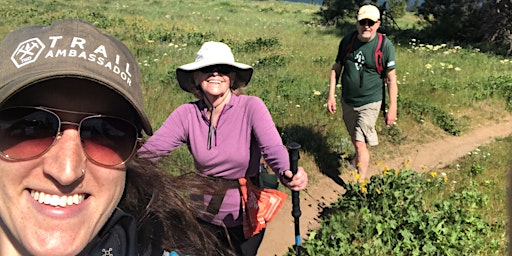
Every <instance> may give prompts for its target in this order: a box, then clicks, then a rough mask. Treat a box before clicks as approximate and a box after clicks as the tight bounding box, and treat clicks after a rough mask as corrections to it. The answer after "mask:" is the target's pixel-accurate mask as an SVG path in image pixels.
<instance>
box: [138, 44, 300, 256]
mask: <svg viewBox="0 0 512 256" xmlns="http://www.w3.org/2000/svg"><path fill="white" fill-rule="evenodd" d="M252 73H253V68H252V67H251V66H249V65H246V64H242V63H238V62H236V61H235V58H234V56H233V54H232V52H231V49H230V48H229V46H227V45H226V44H224V43H221V42H206V43H204V44H203V45H202V47H201V49H200V50H199V51H198V52H197V56H196V59H195V61H194V62H192V63H189V64H186V65H183V66H180V67H179V68H178V69H177V70H176V75H177V79H178V83H179V85H180V87H181V88H182V89H183V90H185V91H187V92H190V93H192V94H194V95H195V96H196V97H197V98H198V99H199V100H198V101H195V102H190V103H186V104H183V105H181V106H180V107H178V108H177V109H176V110H174V111H173V112H172V113H171V114H170V116H169V117H168V118H167V120H166V121H165V123H164V124H163V125H162V127H160V129H158V130H157V131H156V132H155V134H154V135H153V136H152V137H151V138H149V139H148V141H147V142H146V143H145V144H144V145H143V146H142V148H141V149H140V151H139V152H141V153H143V154H146V156H148V157H150V158H152V159H153V160H154V161H156V160H158V159H160V158H162V157H164V156H166V155H168V154H169V153H170V152H171V151H173V150H174V149H176V148H178V147H179V146H181V145H183V144H187V146H188V149H189V151H190V152H191V154H192V156H193V157H194V163H195V167H196V169H197V170H198V172H199V173H201V174H204V175H207V176H210V177H214V178H218V181H219V187H222V186H225V185H226V184H230V183H233V182H234V183H235V185H236V186H233V188H230V189H227V190H226V191H225V193H222V196H214V197H212V196H204V200H205V205H206V206H207V210H208V212H209V213H212V214H213V217H210V218H208V217H205V216H200V219H201V221H202V222H203V224H204V225H205V226H207V227H209V228H210V229H211V230H213V231H214V232H215V233H216V235H217V236H218V237H219V238H220V239H221V240H222V241H224V243H225V244H226V245H227V246H230V247H232V248H233V249H234V250H235V251H236V252H237V254H238V255H256V253H257V250H258V247H259V246H260V244H261V241H262V239H263V234H264V232H265V228H264V227H263V228H262V229H259V230H257V231H256V232H253V233H252V234H250V235H247V230H246V233H245V236H244V226H243V222H244V221H243V215H244V213H243V209H245V208H243V207H242V200H241V192H240V189H239V187H238V180H239V179H240V178H247V180H253V178H254V177H256V176H257V174H258V172H259V166H260V159H261V156H263V158H264V159H265V161H266V162H267V164H268V165H269V166H270V167H271V169H272V170H273V171H274V172H275V173H276V175H277V176H278V177H279V179H280V181H281V183H282V184H284V185H285V186H287V187H288V188H290V189H292V190H295V191H299V190H302V189H304V188H305V187H306V185H307V181H308V178H307V174H306V172H305V171H304V169H303V168H302V167H299V168H298V169H299V170H298V172H297V174H295V175H293V174H292V172H291V171H290V163H289V156H288V152H287V150H286V147H285V146H284V145H283V142H282V140H281V137H280V136H279V133H278V131H277V129H276V127H275V124H274V122H273V120H272V117H271V115H270V112H269V111H268V109H267V107H266V106H265V104H264V103H263V101H262V100H261V99H260V98H258V97H255V96H247V95H242V94H241V89H242V88H243V87H245V86H246V85H247V84H248V83H249V81H250V80H251V76H252ZM260 207H264V206H261V205H260ZM226 228H227V233H228V234H226V232H225V230H226ZM246 237H248V238H246Z"/></svg>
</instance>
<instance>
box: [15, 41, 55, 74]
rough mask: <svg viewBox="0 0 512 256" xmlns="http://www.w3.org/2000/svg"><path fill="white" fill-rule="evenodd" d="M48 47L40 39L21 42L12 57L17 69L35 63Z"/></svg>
mask: <svg viewBox="0 0 512 256" xmlns="http://www.w3.org/2000/svg"><path fill="white" fill-rule="evenodd" d="M45 47H46V46H45V45H44V44H43V42H41V40H39V38H32V39H29V40H27V41H24V42H21V43H20V44H19V45H18V48H16V50H15V51H14V53H13V54H12V56H11V60H12V62H13V63H14V65H16V67H17V68H20V67H23V66H25V65H27V64H30V63H32V62H35V61H36V60H37V58H38V57H39V55H41V53H42V52H43V50H44V48H45Z"/></svg>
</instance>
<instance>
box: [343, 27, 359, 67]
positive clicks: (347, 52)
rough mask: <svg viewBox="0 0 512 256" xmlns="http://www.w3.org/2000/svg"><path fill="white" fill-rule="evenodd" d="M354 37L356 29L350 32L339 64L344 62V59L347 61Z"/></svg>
mask: <svg viewBox="0 0 512 256" xmlns="http://www.w3.org/2000/svg"><path fill="white" fill-rule="evenodd" d="M356 37H357V31H354V32H353V33H352V35H351V36H350V41H349V43H348V45H347V47H346V48H345V54H343V59H342V61H341V64H345V61H347V59H348V56H349V55H350V52H351V51H352V46H353V45H354V42H355V40H356Z"/></svg>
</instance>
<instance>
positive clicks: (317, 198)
mask: <svg viewBox="0 0 512 256" xmlns="http://www.w3.org/2000/svg"><path fill="white" fill-rule="evenodd" d="M511 135H512V118H511V117H507V118H504V119H503V120H501V122H499V123H495V124H486V125H481V126H477V127H475V128H474V129H473V130H472V131H471V132H468V133H466V134H463V135H461V136H458V137H453V136H452V137H446V138H443V139H440V140H437V141H433V142H430V143H427V144H422V145H416V146H408V148H409V150H405V152H408V154H407V155H404V154H403V153H398V155H393V156H392V157H390V158H393V159H389V160H385V161H384V163H385V165H386V166H388V167H389V168H400V167H401V166H402V164H403V163H404V162H406V161H409V163H408V164H409V167H410V168H411V169H412V170H422V169H426V170H433V169H439V168H442V167H444V166H446V165H447V164H449V163H451V162H453V161H455V160H457V159H458V158H460V157H462V156H464V155H465V154H467V153H468V152H469V151H471V150H473V149H475V148H477V147H479V146H481V145H485V144H488V143H490V142H492V141H493V140H494V139H497V138H504V137H508V136H511ZM400 152H404V150H400ZM377 171H378V170H377V167H374V169H372V170H370V173H373V174H375V173H377ZM310 175H315V177H316V178H315V179H317V180H316V181H315V182H314V183H313V184H310V186H309V187H308V189H307V192H301V193H300V199H301V212H302V215H301V217H300V233H301V236H302V241H304V238H305V237H306V236H307V233H308V231H309V230H313V229H315V228H317V227H318V214H319V213H320V211H321V209H322V208H323V206H329V205H330V203H332V202H334V201H335V200H337V199H338V198H339V197H340V196H341V195H342V194H343V193H344V189H343V187H341V186H340V185H338V184H336V183H335V182H334V181H333V180H332V179H331V178H329V177H327V176H324V175H322V174H320V173H311V174H310ZM340 177H341V178H342V179H343V180H344V181H345V182H352V180H351V177H349V176H348V175H341V176H340ZM291 209H292V206H291V198H288V199H287V200H286V202H285V204H284V206H283V207H282V208H281V210H280V211H279V213H278V214H277V215H276V216H275V218H274V219H273V220H272V222H271V223H269V224H268V226H267V231H266V234H265V237H264V239H263V243H262V245H261V247H260V249H259V251H258V255H259V256H272V255H278V256H280V255H283V254H284V253H286V252H287V251H288V247H289V246H293V245H294V244H295V235H294V234H295V231H294V220H293V217H292V216H291Z"/></svg>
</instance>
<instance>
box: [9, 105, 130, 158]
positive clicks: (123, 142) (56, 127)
mask: <svg viewBox="0 0 512 256" xmlns="http://www.w3.org/2000/svg"><path fill="white" fill-rule="evenodd" d="M52 110H53V111H56V112H62V113H74V114H81V115H84V113H77V112H72V111H65V110H58V109H52V108H43V107H12V108H6V109H3V110H0V155H1V156H2V157H3V158H5V159H8V160H14V161H22V160H29V159H34V158H37V157H39V156H41V155H43V154H44V153H46V152H47V151H48V150H49V149H50V148H51V147H52V145H53V144H54V143H55V142H56V141H57V139H58V138H59V137H60V135H61V134H62V130H61V129H62V125H71V126H77V127H78V131H79V134H80V140H81V144H82V149H83V151H84V153H85V155H86V157H87V159H89V160H90V161H92V162H94V163H95V164H98V165H101V166H105V167H114V166H118V165H121V164H124V163H125V162H126V161H127V160H128V159H130V157H131V156H132V155H133V154H134V152H135V150H136V148H137V143H138V141H139V140H140V139H138V138H137V128H136V127H135V125H133V124H132V123H131V122H129V121H127V120H124V119H120V118H117V117H112V116H106V115H90V116H87V117H85V118H83V119H82V120H81V121H80V122H79V123H73V122H66V121H61V119H60V118H59V116H58V115H57V114H56V113H55V112H53V111H52Z"/></svg>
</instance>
